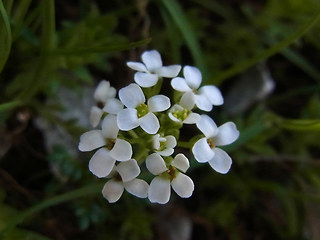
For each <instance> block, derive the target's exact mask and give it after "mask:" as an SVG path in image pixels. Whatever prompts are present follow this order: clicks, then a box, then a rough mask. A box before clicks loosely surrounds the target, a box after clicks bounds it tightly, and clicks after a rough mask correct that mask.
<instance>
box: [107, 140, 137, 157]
mask: <svg viewBox="0 0 320 240" xmlns="http://www.w3.org/2000/svg"><path fill="white" fill-rule="evenodd" d="M110 154H111V156H112V157H114V158H115V159H116V160H118V161H127V160H129V159H131V157H132V147H131V144H130V143H128V142H127V141H125V140H123V139H119V138H118V139H117V140H116V142H115V144H114V146H113V148H112V149H111V151H110Z"/></svg>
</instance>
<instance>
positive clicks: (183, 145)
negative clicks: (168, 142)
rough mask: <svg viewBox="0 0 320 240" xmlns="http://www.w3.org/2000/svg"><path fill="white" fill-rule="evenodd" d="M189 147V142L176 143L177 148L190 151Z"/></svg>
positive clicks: (190, 144)
mask: <svg viewBox="0 0 320 240" xmlns="http://www.w3.org/2000/svg"><path fill="white" fill-rule="evenodd" d="M191 146H192V143H191V142H190V141H189V142H183V141H178V142H177V147H182V148H187V149H190V148H191Z"/></svg>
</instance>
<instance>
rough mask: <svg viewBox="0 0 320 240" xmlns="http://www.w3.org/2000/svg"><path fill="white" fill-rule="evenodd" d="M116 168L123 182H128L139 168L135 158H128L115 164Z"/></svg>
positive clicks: (138, 172) (135, 175) (136, 173)
mask: <svg viewBox="0 0 320 240" xmlns="http://www.w3.org/2000/svg"><path fill="white" fill-rule="evenodd" d="M116 170H117V171H118V173H119V174H120V176H121V178H122V181H123V182H129V181H131V180H133V179H134V178H136V177H138V175H139V174H140V168H139V165H138V163H137V161H136V160H134V159H130V160H128V161H125V162H121V163H119V164H118V165H117V167H116Z"/></svg>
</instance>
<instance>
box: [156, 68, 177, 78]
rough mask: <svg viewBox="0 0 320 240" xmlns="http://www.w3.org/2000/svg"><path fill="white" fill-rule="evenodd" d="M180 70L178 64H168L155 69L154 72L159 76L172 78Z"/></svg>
mask: <svg viewBox="0 0 320 240" xmlns="http://www.w3.org/2000/svg"><path fill="white" fill-rule="evenodd" d="M180 70H181V66H180V65H170V66H166V67H161V68H159V69H157V71H156V73H157V74H158V75H159V76H161V77H165V78H173V77H176V76H177V75H178V74H179V72H180Z"/></svg>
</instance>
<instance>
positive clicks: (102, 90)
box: [93, 80, 110, 103]
mask: <svg viewBox="0 0 320 240" xmlns="http://www.w3.org/2000/svg"><path fill="white" fill-rule="evenodd" d="M109 89H110V82H109V81H106V80H102V81H101V82H100V83H99V85H98V86H97V88H96V90H95V91H94V95H93V97H94V100H96V101H97V102H103V103H105V101H106V99H107V98H108V91H109Z"/></svg>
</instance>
